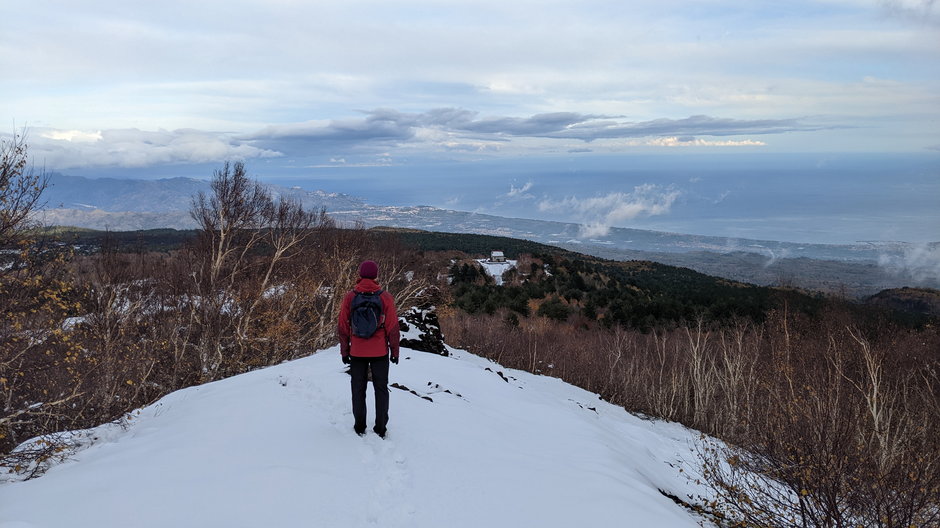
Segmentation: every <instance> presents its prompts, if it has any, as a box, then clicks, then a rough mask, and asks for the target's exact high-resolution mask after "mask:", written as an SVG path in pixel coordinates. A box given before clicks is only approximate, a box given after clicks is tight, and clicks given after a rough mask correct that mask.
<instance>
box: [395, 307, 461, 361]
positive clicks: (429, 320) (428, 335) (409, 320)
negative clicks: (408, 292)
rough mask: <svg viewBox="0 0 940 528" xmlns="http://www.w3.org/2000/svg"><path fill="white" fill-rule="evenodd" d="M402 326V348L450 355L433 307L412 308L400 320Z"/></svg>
mask: <svg viewBox="0 0 940 528" xmlns="http://www.w3.org/2000/svg"><path fill="white" fill-rule="evenodd" d="M398 324H399V325H400V326H401V331H402V338H401V346H402V347H405V348H410V349H412V350H420V351H422V352H430V353H432V354H439V355H441V356H448V355H450V353H449V352H447V348H446V347H445V346H444V335H443V334H442V333H441V324H440V322H439V321H438V319H437V314H436V313H435V311H434V308H433V307H426V308H412V309H411V310H408V312H407V313H405V315H404V316H403V317H400V318H399V319H398Z"/></svg>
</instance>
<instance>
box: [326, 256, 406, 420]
mask: <svg viewBox="0 0 940 528" xmlns="http://www.w3.org/2000/svg"><path fill="white" fill-rule="evenodd" d="M378 275H379V266H378V265H377V264H376V263H375V262H372V261H371V260H367V261H365V262H363V263H362V264H361V265H360V266H359V281H358V282H356V287H355V288H354V289H353V290H352V291H350V292H349V293H347V294H346V297H344V298H343V306H342V308H341V309H340V312H339V322H338V323H337V334H338V335H339V351H340V354H342V356H343V363H346V364H348V365H349V373H350V374H351V375H352V381H351V384H352V408H353V417H354V418H355V420H356V423H355V424H354V425H353V428H354V429H355V430H356V433H357V434H359V435H360V436H361V435H363V434H365V432H366V385H367V383H368V373H369V371H370V370H371V372H372V390H373V392H375V427H373V428H372V430H373V431H375V433H376V434H377V435H379V436H381V437H382V438H385V430H386V425H387V424H388V362H389V352H391V361H392V363H395V364H396V365H397V364H398V341H399V337H400V335H399V330H398V313H397V312H396V309H395V299H394V298H393V297H392V295H391V294H390V293H388V292H387V291H383V290H382V288H381V287H379V284H378V283H377V282H376V281H375V279H376V277H378Z"/></svg>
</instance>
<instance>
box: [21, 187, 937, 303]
mask: <svg viewBox="0 0 940 528" xmlns="http://www.w3.org/2000/svg"><path fill="white" fill-rule="evenodd" d="M268 188H269V189H270V191H271V192H272V193H273V194H274V195H275V196H276V197H279V196H292V197H296V198H298V199H299V200H300V201H301V202H302V203H303V204H304V206H305V207H307V208H309V209H321V208H323V209H326V210H327V212H328V213H329V214H330V216H331V217H333V218H334V219H336V220H337V221H339V222H341V223H347V224H353V223H361V224H363V225H365V226H366V227H374V226H393V227H402V228H411V229H421V230H427V231H442V232H452V233H478V234H488V235H499V236H506V237H511V238H522V239H527V240H533V241H536V242H542V243H546V244H552V245H556V246H562V247H565V248H568V249H573V250H576V251H579V252H582V253H587V254H592V255H596V256H601V257H606V258H611V259H617V260H627V259H644V260H655V261H658V262H663V263H665V264H672V265H680V266H685V267H689V268H692V269H696V270H697V271H702V272H704V273H709V274H712V275H716V276H724V277H728V278H733V279H736V280H746V281H748V282H753V283H756V284H780V283H791V282H792V283H795V284H796V285H799V286H802V287H811V288H813V289H822V290H827V291H836V290H840V289H841V290H845V291H847V293H849V294H854V295H867V294H872V293H875V292H877V291H879V290H881V289H885V288H893V287H901V286H926V287H931V288H936V287H940V263H938V262H935V260H936V259H937V256H940V243H933V244H927V245H923V244H920V245H915V244H908V243H903V242H871V243H857V244H851V245H830V244H799V243H792V242H778V241H771V240H752V239H743V238H726V237H714V236H700V235H686V234H679V233H664V232H657V231H645V230H639V229H628V228H613V229H611V230H610V233H609V234H608V236H606V237H603V238H587V239H586V238H582V237H581V236H580V231H581V229H580V227H581V226H579V225H578V224H573V223H563V222H551V221H544V220H530V219H522V218H506V217H499V216H492V215H486V214H478V213H471V212H464V211H452V210H447V209H439V208H435V207H427V206H412V207H399V206H382V205H372V204H367V203H365V201H364V200H362V199H361V198H357V197H355V196H350V195H347V194H341V193H329V192H324V191H320V190H314V191H311V190H306V189H302V188H300V187H283V186H278V185H268ZM200 191H201V192H206V193H208V192H209V182H208V181H206V180H197V179H193V178H168V179H159V180H132V179H115V178H100V179H94V178H84V177H77V176H65V175H61V174H52V175H51V176H50V186H49V188H48V189H47V190H46V192H45V194H44V195H43V196H44V199H45V200H46V206H45V208H44V210H43V211H41V212H40V213H39V215H38V218H39V220H40V221H42V222H43V223H44V224H46V225H63V226H75V227H85V228H91V229H101V230H111V231H128V230H139V229H155V228H163V227H169V228H174V229H193V228H195V227H196V225H195V222H194V221H193V220H192V218H190V216H189V208H190V204H191V202H192V198H193V196H194V195H195V194H197V193H198V192H200ZM924 255H926V258H925V257H924ZM811 260H812V261H819V260H823V261H828V262H827V263H825V264H823V263H819V262H811Z"/></svg>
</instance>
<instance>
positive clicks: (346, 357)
mask: <svg viewBox="0 0 940 528" xmlns="http://www.w3.org/2000/svg"><path fill="white" fill-rule="evenodd" d="M350 363H352V360H351V359H349V354H343V364H344V365H348V364H350Z"/></svg>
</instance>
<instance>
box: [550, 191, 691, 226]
mask: <svg viewBox="0 0 940 528" xmlns="http://www.w3.org/2000/svg"><path fill="white" fill-rule="evenodd" d="M679 195H680V192H679V191H677V190H675V189H665V188H663V187H661V186H658V185H653V184H644V185H640V186H637V187H634V189H633V191H632V192H629V193H624V192H612V193H608V194H606V195H603V196H595V197H592V198H576V197H568V198H565V199H563V200H551V199H546V200H542V201H541V202H539V204H538V208H539V211H542V212H552V213H559V214H563V215H571V216H574V217H576V218H578V219H579V220H580V223H581V232H580V235H581V236H582V237H584V238H597V237H603V236H607V235H608V234H609V233H610V229H611V227H614V226H618V225H620V226H622V225H623V224H624V223H625V222H628V221H629V220H632V219H634V218H638V217H641V216H658V215H663V214H667V213H669V211H670V209H671V208H672V204H673V203H674V202H675V201H676V199H677V198H678V197H679Z"/></svg>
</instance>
